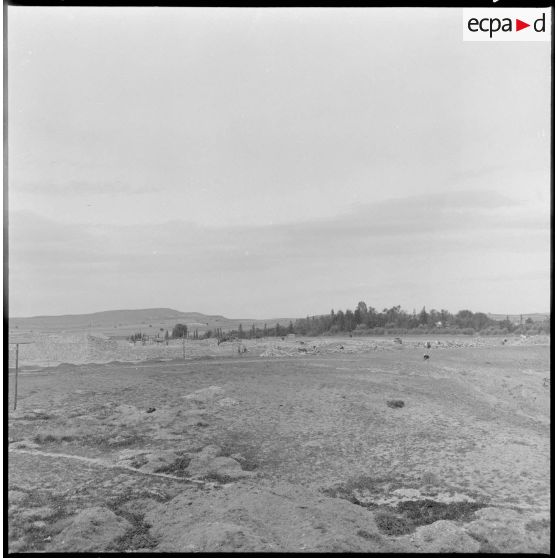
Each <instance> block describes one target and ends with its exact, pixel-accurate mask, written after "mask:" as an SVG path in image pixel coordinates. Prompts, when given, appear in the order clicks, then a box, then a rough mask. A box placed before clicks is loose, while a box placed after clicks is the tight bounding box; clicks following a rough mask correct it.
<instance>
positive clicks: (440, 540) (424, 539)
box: [411, 520, 480, 553]
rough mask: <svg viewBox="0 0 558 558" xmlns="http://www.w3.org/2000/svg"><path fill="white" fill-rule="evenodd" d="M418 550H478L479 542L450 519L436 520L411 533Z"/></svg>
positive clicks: (412, 540)
mask: <svg viewBox="0 0 558 558" xmlns="http://www.w3.org/2000/svg"><path fill="white" fill-rule="evenodd" d="M411 542H412V543H413V545H414V546H416V548H417V550H418V551H419V552H433V553H434V552H435V553H439V552H460V553H461V552H479V550H480V544H479V543H478V542H477V541H476V540H475V539H473V538H472V537H470V536H469V535H468V534H467V533H466V532H465V531H464V530H463V529H462V528H461V527H458V526H457V525H456V524H455V523H453V522H452V521H446V520H441V521H436V522H434V523H431V524H430V525H424V526H423V527H419V528H418V529H417V530H416V532H415V533H414V534H413V535H411Z"/></svg>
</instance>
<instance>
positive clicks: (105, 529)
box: [49, 507, 131, 552]
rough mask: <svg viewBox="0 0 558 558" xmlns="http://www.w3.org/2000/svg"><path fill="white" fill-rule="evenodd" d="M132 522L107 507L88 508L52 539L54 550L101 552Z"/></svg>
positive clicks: (121, 534)
mask: <svg viewBox="0 0 558 558" xmlns="http://www.w3.org/2000/svg"><path fill="white" fill-rule="evenodd" d="M130 527H131V524H130V523H129V522H128V521H126V520H125V519H123V518H122V517H119V516H117V515H116V514H115V513H114V512H112V511H110V510H109V509H107V508H101V507H95V508H87V509H85V510H83V511H81V512H79V513H78V514H77V515H76V516H75V517H74V519H73V521H72V523H71V524H70V525H68V527H66V528H65V529H63V530H62V531H61V532H60V533H58V535H56V536H55V537H54V538H53V539H52V545H51V546H50V547H49V551H52V552H68V551H71V552H99V551H102V550H104V549H105V548H107V546H109V545H110V544H111V543H112V542H114V541H116V540H117V539H119V538H120V537H122V536H124V534H125V533H126V531H127V530H128V529H129V528H130Z"/></svg>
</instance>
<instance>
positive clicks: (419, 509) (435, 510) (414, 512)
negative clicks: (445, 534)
mask: <svg viewBox="0 0 558 558" xmlns="http://www.w3.org/2000/svg"><path fill="white" fill-rule="evenodd" d="M484 507H485V505H484V504H481V503H478V502H464V501H463V502H449V503H447V504H446V503H444V502H437V501H436V500H430V499H425V500H406V501H403V502H399V503H398V504H397V508H396V509H397V511H398V512H399V513H401V514H403V515H405V517H406V518H408V519H409V520H410V521H411V522H412V523H413V524H414V525H415V526H417V527H418V526H419V525H429V524H430V523H434V522H435V521H440V520H442V519H445V520H448V521H469V520H471V519H472V517H473V514H474V513H475V512H476V511H477V510H479V509H481V508H484Z"/></svg>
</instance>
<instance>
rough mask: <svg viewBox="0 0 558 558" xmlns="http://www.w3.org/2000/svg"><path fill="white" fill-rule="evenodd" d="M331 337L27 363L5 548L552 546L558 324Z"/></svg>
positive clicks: (15, 423) (14, 432) (13, 414)
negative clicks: (395, 342)
mask: <svg viewBox="0 0 558 558" xmlns="http://www.w3.org/2000/svg"><path fill="white" fill-rule="evenodd" d="M405 341H406V340H405ZM305 342H306V346H308V347H311V346H313V341H312V340H305ZM319 342H320V341H319V340H316V341H315V343H319ZM336 342H338V343H341V344H342V343H345V348H344V349H343V350H336V351H333V350H331V351H328V352H322V353H320V352H316V353H312V352H309V353H300V354H296V355H295V356H285V357H281V356H271V357H260V356H257V355H258V354H260V352H259V351H254V350H249V351H248V352H247V353H245V354H238V353H237V352H236V351H234V350H233V349H231V350H229V351H228V352H226V353H225V352H223V353H221V354H213V355H212V356H211V357H203V355H202V356H197V357H196V358H192V359H190V360H186V361H180V360H172V361H149V362H135V363H116V362H114V363H107V364H96V365H95V364H83V365H68V364H65V365H60V366H58V367H56V368H45V369H43V370H35V371H33V370H32V369H29V370H27V371H26V370H24V371H23V372H22V373H21V374H20V377H19V386H18V389H19V399H18V408H17V410H16V411H10V416H9V436H10V442H11V443H10V454H9V488H10V491H9V503H10V507H9V512H8V513H9V547H10V550H11V551H13V552H15V551H40V550H44V551H57V550H61V551H65V550H91V551H102V550H121V551H125V550H155V551H157V550H161V551H188V550H193V551H216V550H217V551H218V550H287V551H289V550H290V551H292V550H303V551H316V550H325V551H329V550H331V551H339V550H347V551H372V552H374V551H387V552H391V551H392V552H396V551H398V552H406V551H410V552H417V551H418V552H444V551H447V550H448V549H449V550H457V551H462V552H475V551H479V550H480V551H491V552H549V544H550V535H549V520H550V515H549V510H550V490H549V488H550V402H549V399H550V389H551V388H550V387H549V386H548V384H546V385H545V383H544V381H543V380H544V378H545V377H548V376H550V372H549V366H550V363H549V345H548V342H549V341H548V338H546V340H545V339H543V340H542V341H540V343H537V344H535V343H533V344H518V345H515V346H514V345H513V344H512V345H508V344H502V343H501V342H500V341H498V342H496V341H495V342H493V343H490V344H487V345H485V346H476V347H468V346H455V347H452V346H450V345H447V346H446V347H445V348H444V350H441V349H438V350H437V349H436V348H433V349H432V350H431V351H430V357H431V358H430V359H429V360H428V361H425V360H423V353H424V349H422V348H421V347H420V343H415V342H414V343H407V342H405V343H404V345H403V346H402V347H400V348H397V350H395V349H394V350H383V351H382V350H378V351H371V350H367V351H359V350H354V351H353V350H351V342H352V340H351V341H349V340H337V341H336ZM331 343H333V341H332V342H331ZM332 346H333V345H332ZM354 346H355V347H357V341H355V345H354ZM248 348H249V349H251V347H250V345H248ZM345 351H346V352H345ZM12 379H13V376H11V377H10V381H11V382H12ZM208 388H210V389H208ZM10 393H11V391H10ZM10 402H11V401H10ZM401 402H402V403H401ZM92 525H93V526H94V528H92Z"/></svg>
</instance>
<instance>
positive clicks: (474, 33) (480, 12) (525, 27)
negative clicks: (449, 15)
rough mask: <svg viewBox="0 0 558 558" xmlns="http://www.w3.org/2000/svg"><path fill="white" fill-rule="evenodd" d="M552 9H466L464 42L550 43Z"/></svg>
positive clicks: (464, 12) (464, 14) (464, 10)
mask: <svg viewBox="0 0 558 558" xmlns="http://www.w3.org/2000/svg"><path fill="white" fill-rule="evenodd" d="M550 10H551V8H544V9H543V8H541V9H537V8H515V9H512V8H509V9H508V8H476V9H475V8H464V9H463V40H464V41H550V28H551V26H552V15H551V11H550Z"/></svg>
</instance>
